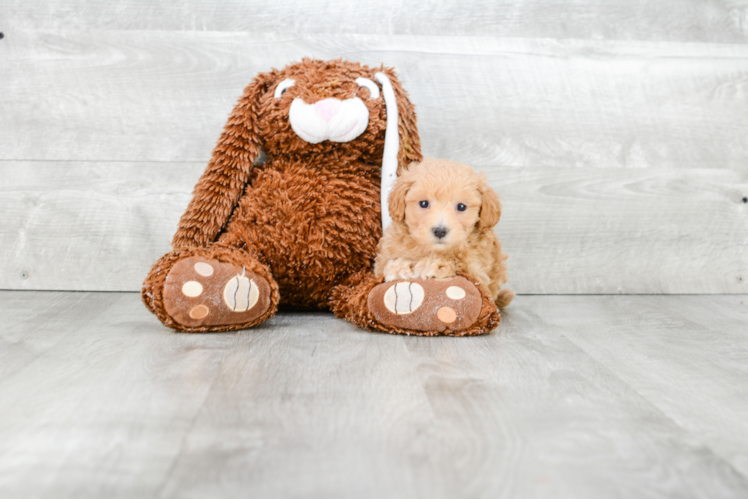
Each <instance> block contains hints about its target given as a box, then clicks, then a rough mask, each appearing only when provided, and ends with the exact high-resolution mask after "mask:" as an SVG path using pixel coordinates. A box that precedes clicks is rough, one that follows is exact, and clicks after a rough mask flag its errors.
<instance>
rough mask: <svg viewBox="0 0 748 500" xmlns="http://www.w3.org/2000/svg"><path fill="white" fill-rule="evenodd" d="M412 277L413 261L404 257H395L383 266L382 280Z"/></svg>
mask: <svg viewBox="0 0 748 500" xmlns="http://www.w3.org/2000/svg"><path fill="white" fill-rule="evenodd" d="M412 278H414V274H413V263H412V262H411V261H409V260H405V259H395V260H391V261H389V262H387V264H385V266H384V280H385V281H395V280H407V279H412Z"/></svg>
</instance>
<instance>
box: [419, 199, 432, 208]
mask: <svg viewBox="0 0 748 500" xmlns="http://www.w3.org/2000/svg"><path fill="white" fill-rule="evenodd" d="M418 204H419V205H420V206H421V208H429V202H428V201H426V200H423V201H420V202H418Z"/></svg>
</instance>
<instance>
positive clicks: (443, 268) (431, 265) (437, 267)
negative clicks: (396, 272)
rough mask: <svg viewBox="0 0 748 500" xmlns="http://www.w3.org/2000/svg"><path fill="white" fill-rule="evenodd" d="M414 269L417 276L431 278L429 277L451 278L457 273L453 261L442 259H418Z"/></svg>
mask: <svg viewBox="0 0 748 500" xmlns="http://www.w3.org/2000/svg"><path fill="white" fill-rule="evenodd" d="M413 271H414V274H415V277H416V278H421V279H429V278H437V279H443V278H451V277H452V276H454V275H455V268H454V266H453V265H452V263H450V262H447V261H446V260H442V259H424V260H421V261H418V262H417V263H416V265H415V266H413Z"/></svg>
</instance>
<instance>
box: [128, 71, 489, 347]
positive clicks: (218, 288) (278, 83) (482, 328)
mask: <svg viewBox="0 0 748 500" xmlns="http://www.w3.org/2000/svg"><path fill="white" fill-rule="evenodd" d="M261 151H263V152H264V153H265V155H266V157H267V158H266V159H265V160H264V162H262V163H261V162H260V161H259V159H260V157H261ZM421 159H422V158H421V150H420V140H419V137H418V131H417V129H416V116H415V111H414V107H413V105H412V104H411V103H410V102H409V100H408V96H407V94H406V93H405V91H404V90H403V89H402V87H401V85H400V82H399V81H398V80H397V76H396V74H395V72H394V71H393V70H392V69H390V68H384V67H382V68H375V69H371V68H369V67H367V66H363V65H361V64H358V63H353V62H347V61H342V60H337V61H318V60H311V59H304V60H303V61H302V62H300V63H296V64H292V65H289V66H287V67H285V68H283V69H281V70H273V71H270V72H268V73H261V74H259V75H257V77H256V78H255V79H254V81H253V82H252V83H250V85H249V86H248V87H247V88H246V89H245V91H244V94H243V95H242V97H241V98H240V99H239V102H238V104H237V105H236V107H235V108H234V110H233V111H232V113H231V115H230V116H229V119H228V122H227V124H226V126H225V128H224V130H223V133H222V134H221V137H220V139H219V140H218V144H217V145H216V147H215V149H214V151H213V155H212V158H211V160H210V162H209V164H208V166H207V168H206V170H205V172H204V173H203V175H202V177H201V178H200V180H199V181H198V183H197V185H196V186H195V190H194V196H193V198H192V201H191V202H190V204H189V206H188V207H187V211H186V212H185V213H184V215H183V216H182V218H181V221H180V223H179V227H178V229H177V233H176V235H175V236H174V240H173V247H174V250H173V251H171V252H169V253H167V254H166V255H164V256H163V257H162V258H161V259H159V260H158V261H157V262H156V263H155V264H154V265H153V267H152V269H151V271H150V273H149V274H148V277H147V278H146V280H145V282H144V284H143V290H142V297H143V302H144V303H145V305H146V306H147V307H148V309H149V310H150V311H151V312H153V313H154V314H155V315H156V316H157V317H158V318H159V320H161V322H162V323H163V324H164V325H166V326H168V327H171V328H174V329H176V330H180V331H186V332H218V331H227V330H238V329H242V328H249V327H252V326H255V325H258V324H260V323H262V322H263V321H265V320H267V319H268V318H270V317H272V316H273V315H274V314H275V312H276V311H277V309H278V307H279V306H281V307H287V308H295V309H332V310H333V311H334V312H335V313H336V314H337V315H338V316H341V317H344V318H346V319H348V320H349V321H352V322H354V323H355V324H357V325H359V326H362V327H364V328H368V329H373V330H380V331H385V332H395V333H407V334H418V335H439V334H449V335H471V334H479V333H485V332H487V331H490V330H491V329H492V328H493V327H495V326H496V324H497V323H498V320H499V315H498V311H497V310H496V308H495V306H493V303H492V301H491V300H490V298H488V295H487V294H486V292H485V290H483V289H482V288H481V286H480V285H479V284H477V283H476V282H474V280H471V279H469V278H467V277H461V276H458V277H455V278H453V279H452V280H447V281H437V280H420V282H419V283H416V282H415V281H419V280H414V282H413V283H407V282H405V283H406V284H405V285H403V283H404V282H400V283H392V282H389V283H383V280H382V279H381V278H379V279H378V278H375V277H374V276H373V275H372V272H371V270H372V263H373V260H374V258H375V255H376V248H377V242H378V240H379V238H380V237H381V235H382V226H383V224H384V225H386V224H387V223H388V220H389V215H388V213H387V209H386V207H387V195H388V192H389V189H391V186H392V183H393V181H394V179H395V177H396V175H397V172H398V169H401V168H402V167H403V166H407V165H408V164H409V163H410V162H413V161H420V160H421ZM454 280H457V281H454ZM453 281H454V283H453ZM452 285H456V286H460V287H462V288H463V289H465V290H466V294H465V295H466V296H465V298H464V299H462V300H461V301H460V304H452V305H453V306H454V307H453V309H454V310H455V311H456V314H455V317H454V318H449V319H450V320H451V321H450V322H448V323H446V322H444V321H442V320H440V319H439V318H438V317H437V315H436V312H435V311H436V310H437V309H438V308H439V307H442V306H444V305H445V304H447V302H449V303H450V304H451V303H452V302H455V301H454V300H453V299H451V298H449V297H447V296H446V295H444V294H443V290H442V289H446V288H447V287H449V286H452ZM394 287H399V288H394ZM405 289H407V291H406V292H405V293H410V294H412V295H413V297H412V298H411V299H408V301H407V302H408V304H409V307H411V309H412V310H408V311H404V310H399V309H398V304H399V302H397V301H395V302H394V303H393V304H395V305H394V308H393V306H392V304H391V303H392V297H391V296H392V295H393V293H394V292H398V291H401V290H405ZM403 297H404V296H403V293H400V298H399V300H400V302H403V301H404V300H405V299H404V298H403ZM414 299H415V300H414ZM380 303H381V304H380ZM371 305H373V306H374V307H370V306H371ZM492 306H493V307H492ZM400 309H402V307H400ZM432 309H433V310H432Z"/></svg>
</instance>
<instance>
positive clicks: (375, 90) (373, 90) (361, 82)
mask: <svg viewBox="0 0 748 500" xmlns="http://www.w3.org/2000/svg"><path fill="white" fill-rule="evenodd" d="M356 83H358V86H359V87H366V88H367V89H369V94H370V95H371V98H372V99H378V98H379V87H378V86H377V84H376V83H374V82H372V81H371V80H369V79H368V78H362V77H359V78H356Z"/></svg>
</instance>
